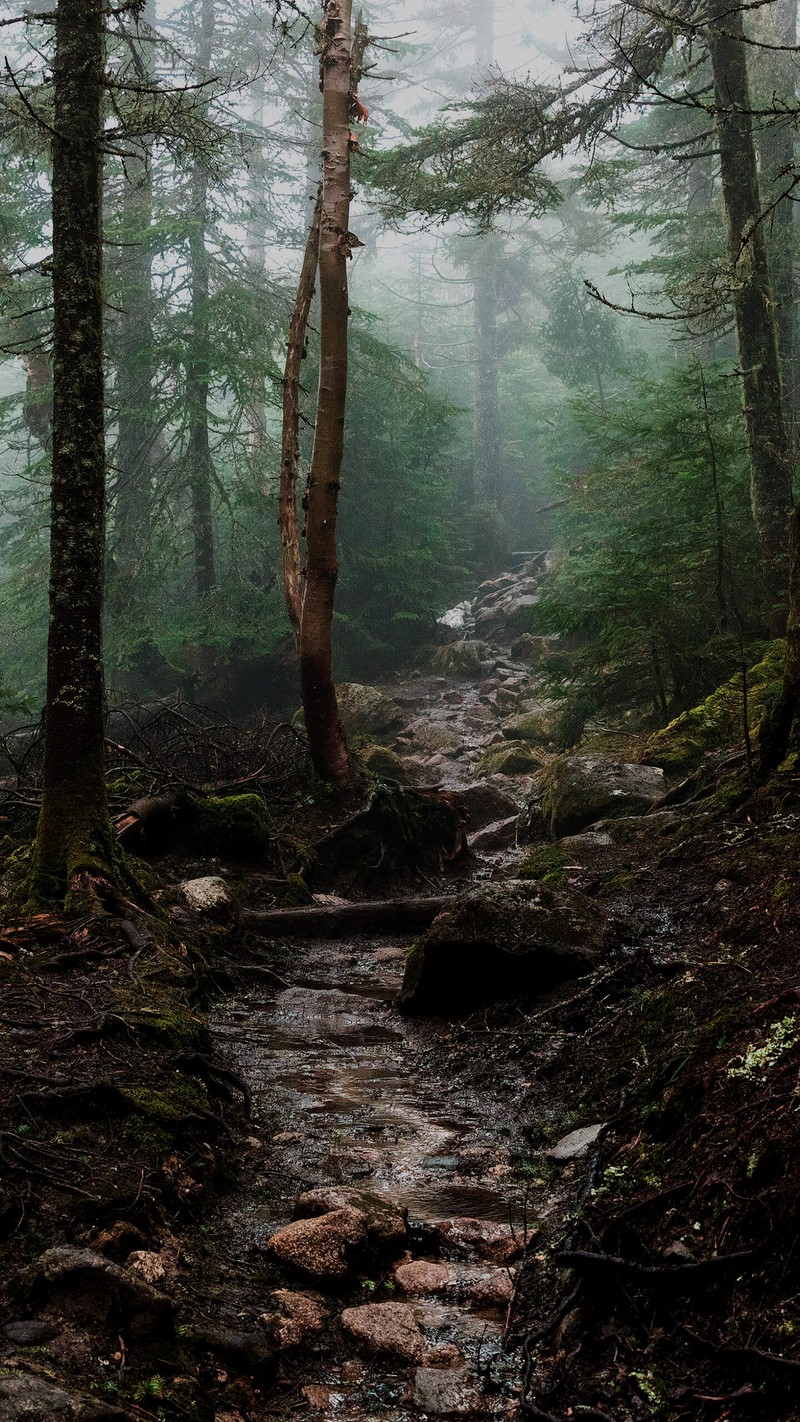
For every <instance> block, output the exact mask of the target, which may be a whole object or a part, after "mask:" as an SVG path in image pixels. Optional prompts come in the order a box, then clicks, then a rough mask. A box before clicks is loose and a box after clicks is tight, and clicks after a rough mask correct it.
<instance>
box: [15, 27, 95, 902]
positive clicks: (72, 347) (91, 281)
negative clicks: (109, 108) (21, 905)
mask: <svg viewBox="0 0 800 1422" xmlns="http://www.w3.org/2000/svg"><path fill="white" fill-rule="evenodd" d="M103 24H104V16H103V10H102V7H101V6H100V5H87V4H86V2H85V0H58V5H57V8H56V16H55V60H54V65H53V81H54V96H55V97H54V136H53V178H52V214H53V302H54V328H53V432H52V437H53V477H52V494H51V523H50V629H49V639H48V650H47V703H46V710H45V759H44V789H43V795H42V807H41V812H40V815H39V825H38V830H37V836H36V846H35V859H34V882H33V887H34V893H35V894H36V896H37V897H39V898H41V899H54V898H57V897H58V896H63V894H64V892H65V890H67V889H69V888H71V887H73V886H74V885H75V883H76V880H79V879H80V876H81V875H82V874H83V873H88V874H90V875H92V874H101V875H106V876H108V875H111V873H112V866H113V860H114V849H113V832H112V827H111V822H110V819H109V812H108V802H107V798H106V782H105V756H104V705H103V638H102V612H103V567H104V552H105V494H106V456H105V432H104V386H103V278H102V251H103V232H102V206H101V180H102V148H101V143H102V133H101V124H102V120H101V93H102V80H103Z"/></svg>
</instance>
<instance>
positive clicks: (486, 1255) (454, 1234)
mask: <svg viewBox="0 0 800 1422" xmlns="http://www.w3.org/2000/svg"><path fill="white" fill-rule="evenodd" d="M436 1229H437V1232H438V1235H439V1242H440V1248H441V1251H442V1253H443V1254H444V1255H445V1257H447V1258H452V1259H465V1258H466V1259H487V1260H488V1261H489V1262H490V1263H491V1264H510V1263H511V1261H512V1260H513V1259H518V1258H519V1257H520V1255H521V1254H522V1240H521V1238H520V1237H519V1236H517V1237H516V1238H515V1236H514V1233H513V1231H512V1229H511V1227H510V1226H509V1225H504V1224H500V1223H499V1221H497V1220H474V1219H469V1218H467V1217H464V1218H461V1219H454V1220H445V1221H444V1222H443V1223H442V1224H439V1225H437V1226H436Z"/></svg>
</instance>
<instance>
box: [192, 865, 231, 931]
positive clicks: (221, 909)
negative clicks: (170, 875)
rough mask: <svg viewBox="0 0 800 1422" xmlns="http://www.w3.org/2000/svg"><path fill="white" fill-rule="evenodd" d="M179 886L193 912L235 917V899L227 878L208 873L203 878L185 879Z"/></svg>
mask: <svg viewBox="0 0 800 1422" xmlns="http://www.w3.org/2000/svg"><path fill="white" fill-rule="evenodd" d="M178 888H179V890H180V893H181V897H182V898H183V900H184V902H185V903H186V904H187V905H188V907H189V908H190V909H191V910H192V912H193V913H201V914H204V915H205V917H206V918H215V919H221V920H224V919H231V918H233V912H234V908H233V899H232V898H231V896H230V894H229V893H228V886H227V884H226V883H225V880H224V879H220V878H219V876H218V875H217V874H206V875H204V877H203V878H201V879H184V881H183V883H182V884H179V885H178Z"/></svg>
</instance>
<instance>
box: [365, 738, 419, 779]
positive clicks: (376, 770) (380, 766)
mask: <svg viewBox="0 0 800 1422" xmlns="http://www.w3.org/2000/svg"><path fill="white" fill-rule="evenodd" d="M361 764H362V765H363V766H364V769H365V770H368V771H369V773H370V775H374V776H375V778H376V780H397V781H399V783H400V784H401V785H403V784H404V783H405V781H406V780H407V779H408V772H407V770H406V767H405V765H404V764H403V761H402V760H401V758H400V756H399V755H398V754H397V752H396V751H393V750H389V748H388V746H377V745H374V746H366V747H365V748H364V750H363V751H362V752H361Z"/></svg>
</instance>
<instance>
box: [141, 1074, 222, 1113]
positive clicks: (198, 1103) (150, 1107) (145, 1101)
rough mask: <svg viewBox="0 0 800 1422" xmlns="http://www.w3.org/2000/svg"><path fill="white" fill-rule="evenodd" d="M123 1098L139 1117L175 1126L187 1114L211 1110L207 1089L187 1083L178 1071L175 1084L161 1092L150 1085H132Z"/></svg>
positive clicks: (196, 1083) (196, 1084)
mask: <svg viewBox="0 0 800 1422" xmlns="http://www.w3.org/2000/svg"><path fill="white" fill-rule="evenodd" d="M122 1096H123V1097H124V1099H125V1101H126V1102H127V1103H128V1105H129V1106H130V1107H131V1108H132V1109H133V1111H136V1112H138V1113H139V1115H141V1116H144V1117H146V1118H147V1119H149V1120H152V1121H162V1122H164V1123H165V1124H166V1125H172V1126H174V1125H176V1124H177V1123H178V1122H179V1121H182V1120H183V1119H184V1117H185V1116H186V1115H187V1113H188V1112H200V1113H202V1114H205V1113H206V1112H207V1111H208V1109H209V1106H208V1095H207V1093H206V1091H205V1089H204V1087H203V1086H202V1085H201V1084H200V1083H199V1082H194V1081H188V1080H187V1079H186V1077H184V1076H181V1075H180V1073H178V1072H176V1074H175V1081H174V1083H170V1085H169V1087H166V1088H162V1090H160V1091H156V1090H154V1089H153V1088H151V1087H149V1086H131V1087H127V1088H126V1089H125V1091H123V1092H122Z"/></svg>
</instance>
